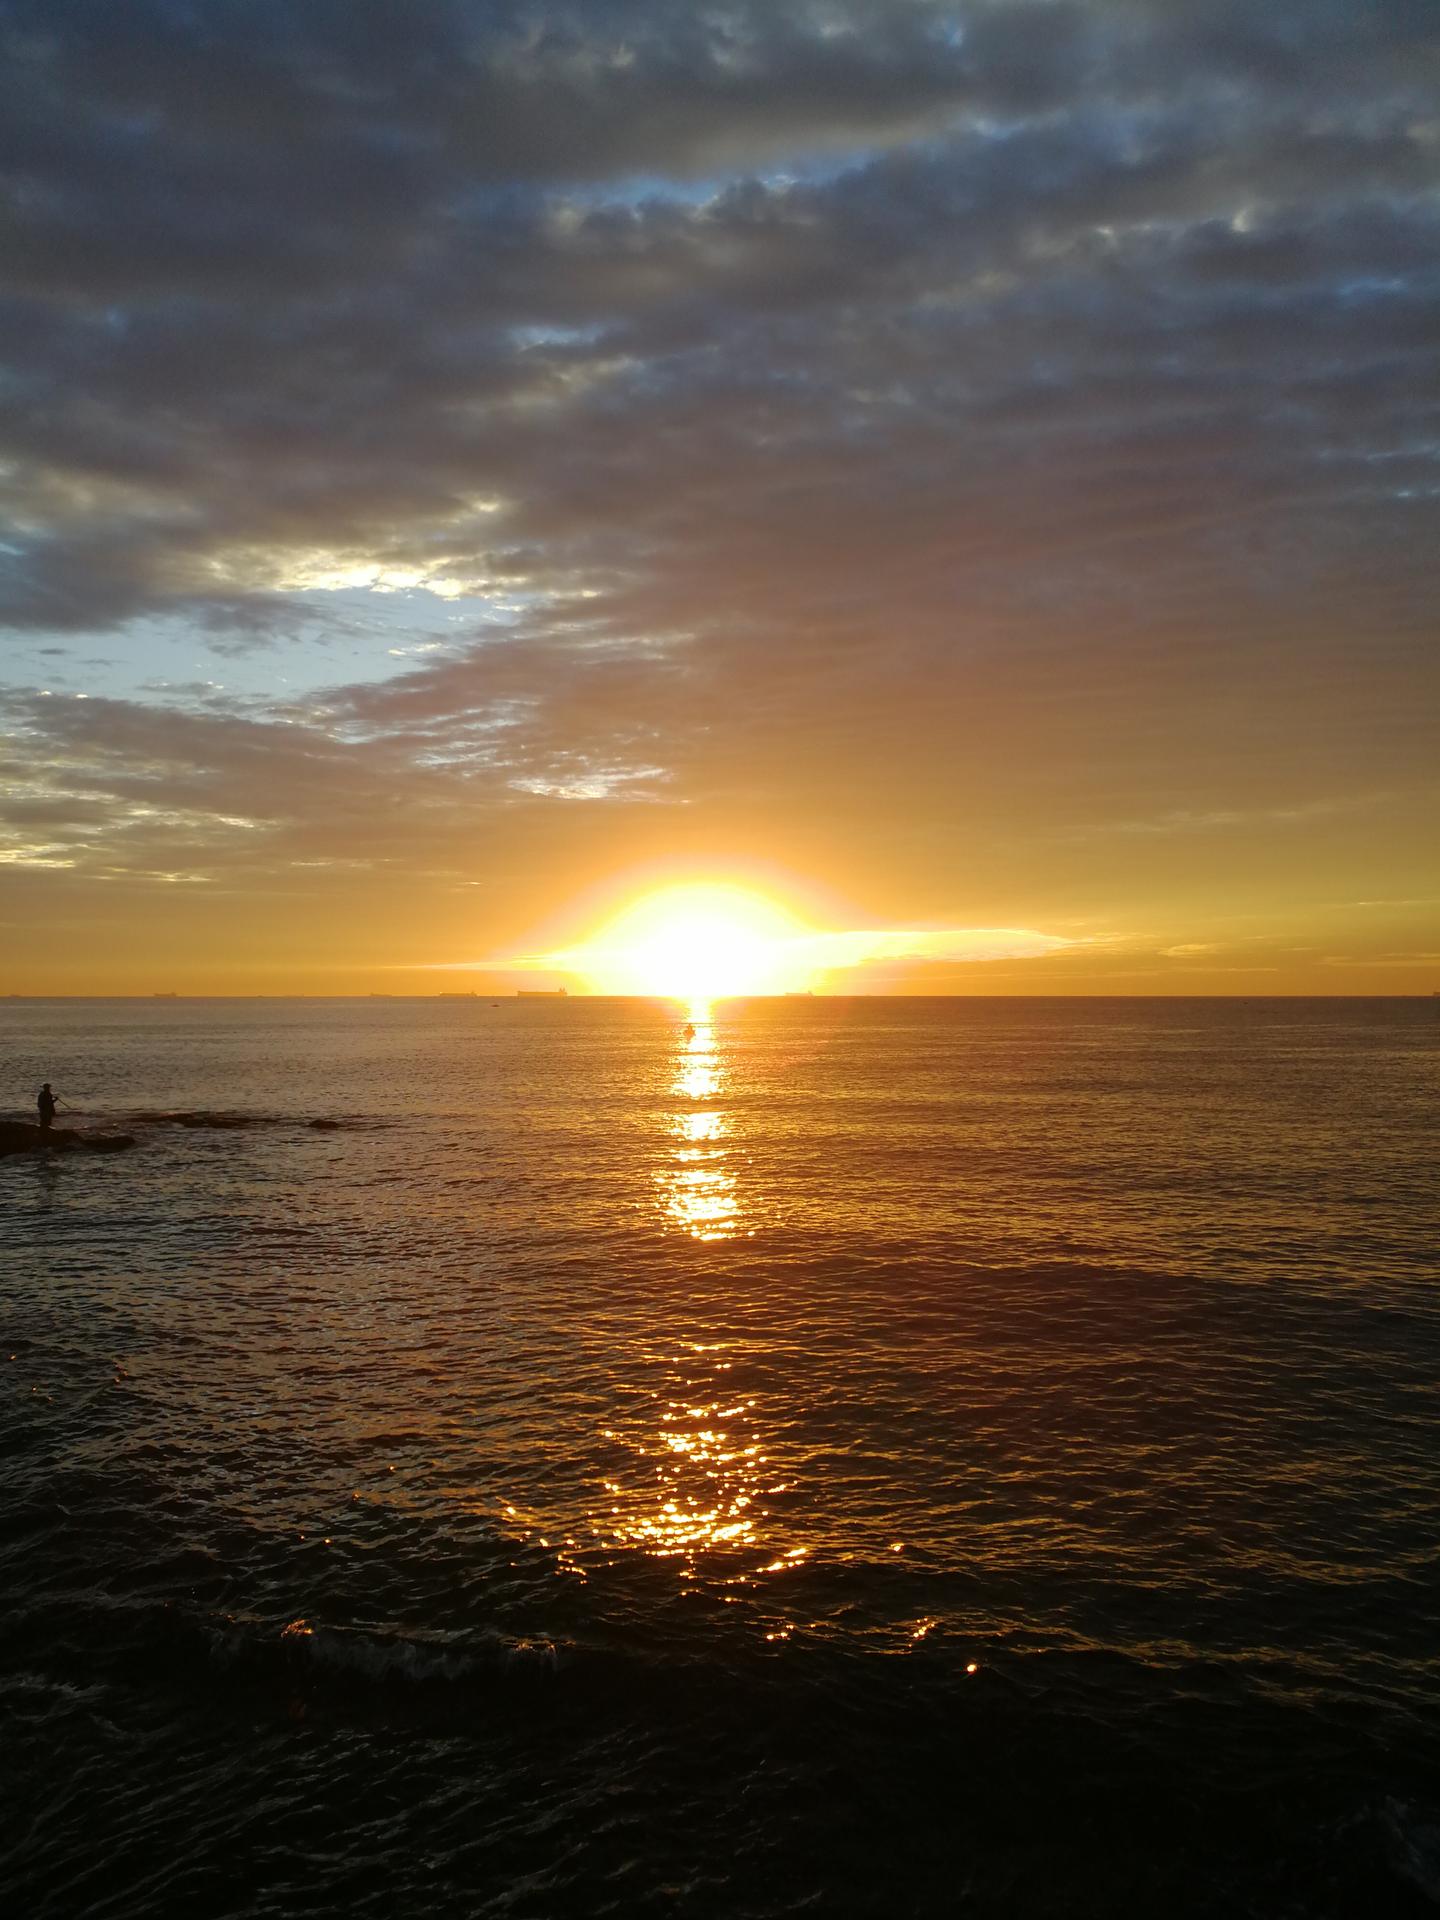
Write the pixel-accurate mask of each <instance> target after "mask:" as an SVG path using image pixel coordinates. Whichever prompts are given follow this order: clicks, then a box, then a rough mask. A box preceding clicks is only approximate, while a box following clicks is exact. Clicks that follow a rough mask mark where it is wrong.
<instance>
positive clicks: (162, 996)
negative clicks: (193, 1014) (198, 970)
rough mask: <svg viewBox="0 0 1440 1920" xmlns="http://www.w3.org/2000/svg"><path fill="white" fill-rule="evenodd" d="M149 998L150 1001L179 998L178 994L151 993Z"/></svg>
mask: <svg viewBox="0 0 1440 1920" xmlns="http://www.w3.org/2000/svg"><path fill="white" fill-rule="evenodd" d="M150 998H151V999H152V1000H178V999H179V998H180V996H179V994H178V993H152V994H151V996H150Z"/></svg>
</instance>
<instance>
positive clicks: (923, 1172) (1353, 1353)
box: [0, 998, 1440, 1920]
mask: <svg viewBox="0 0 1440 1920" xmlns="http://www.w3.org/2000/svg"><path fill="white" fill-rule="evenodd" d="M687 1027H688V1028H689V1029H691V1030H690V1031H687ZM0 1042H3V1046H0V1058H3V1059H4V1061H5V1063H6V1064H5V1072H4V1086H5V1088H6V1092H5V1094H4V1096H3V1097H4V1099H5V1101H6V1102H7V1103H8V1104H9V1106H10V1107H11V1108H12V1110H13V1112H14V1114H15V1116H16V1117H30V1115H31V1114H32V1112H33V1109H32V1107H31V1104H30V1103H31V1102H32V1101H33V1097H34V1090H35V1088H36V1087H37V1086H38V1085H39V1083H40V1082H41V1081H42V1080H45V1079H49V1080H51V1081H53V1082H54V1083H55V1085H56V1087H57V1089H58V1091H59V1092H60V1093H61V1094H62V1095H63V1096H64V1097H65V1098H67V1099H68V1100H69V1102H70V1103H71V1104H72V1105H73V1106H74V1107H76V1108H78V1109H81V1110H82V1113H83V1116H84V1117H83V1118H82V1120H81V1121H80V1122H79V1124H81V1125H84V1126H95V1127H99V1126H108V1127H119V1128H123V1129H125V1130H128V1131H132V1132H134V1133H135V1134H136V1136H137V1144H136V1146H135V1148H134V1149H133V1150H132V1151H130V1152H128V1153H119V1154H111V1155H104V1156H93V1157H91V1156H81V1155H67V1156H65V1157H63V1158H54V1159H51V1160H41V1159H37V1158H35V1157H33V1156H16V1157H13V1158H10V1159H6V1160H0V1386H3V1398H0V1723H3V1724H0V1809H3V1812H0V1835H3V1838H0V1907H3V1909H4V1911H5V1912H6V1913H8V1914H13V1915H15V1916H17V1920H20V1917H21V1916H24V1920H51V1917H56V1920H58V1917H59V1916H64V1917H65V1920H71V1916H91V1915H93V1916H97V1920H98V1917H99V1916H104V1917H105V1920H127V1917H128V1916H141V1915H157V1916H158V1915H164V1916H169V1915H177V1916H180V1915H183V1916H200V1917H201V1920H207V1917H210V1916H214V1917H216V1920H218V1917H219V1916H230V1915H235V1916H239V1915H246V1916H276V1917H277V1920H278V1917H279V1916H287V1917H288V1916H295V1915H309V1916H337V1917H338V1916H345V1917H346V1920H362V1917H364V1920H369V1917H370V1916H374V1920H382V1917H383V1920H390V1917H391V1916H429V1915H437V1916H439V1915H443V1916H451V1915H454V1916H472V1915H495V1916H507V1917H510V1920H519V1917H520V1916H537V1920H542V1917H543V1920H551V1917H552V1916H553V1917H555V1920H565V1917H566V1916H572V1915H602V1914H608V1915H617V1916H631V1915H696V1916H701V1915H703V1916H712V1915H713V1916H736V1917H737V1920H738V1917H742V1916H754V1917H755V1920H760V1917H761V1916H766V1917H770V1916H775V1917H777V1920H778V1916H787V1915H801V1914H805V1915H820V1916H826V1915H839V1916H845V1915H855V1916H861V1915H875V1916H887V1917H893V1920H899V1917H900V1916H907V1915H916V1916H932V1915H935V1916H939V1915H967V1916H969V1915H973V1916H981V1917H986V1920H988V1917H989V1916H1016V1917H1017V1920H1018V1917H1019V1916H1027V1917H1028V1916H1109V1915H1131V1914H1133V1915H1142V1916H1143V1915H1157V1916H1160V1915H1163V1916H1187V1915H1202V1914H1204V1915H1227V1916H1229V1915H1254V1916H1273V1917H1274V1920H1282V1917H1283V1920H1309V1917H1310V1916H1336V1917H1337V1920H1338V1917H1340V1916H1351V1915H1367V1916H1368V1915H1397V1916H1420V1915H1430V1914H1433V1913H1434V1912H1435V1910H1436V1904H1437V1902H1440V1445H1437V1441H1440V1418H1437V1377H1440V1312H1437V1291H1436V1281H1437V1266H1440V1260H1437V1241H1440V1235H1437V1225H1440V1172H1437V1163H1440V1155H1437V1126H1436V1096H1437V1087H1440V1018H1437V1014H1436V1003H1431V1002H1429V1001H1413V1000H1411V1001H1407V1000H1353V999H1352V1000H1340V999H1337V1000H1328V1001H1317V1000H1243V1001H1241V1000H1227V1001H1201V1000H1161V1001H1156V1000H1145V1001H1142V1000H1064V1001H1061V1000H1048V1001H1045V1000H1041V1001H1037V1000H996V999H973V1000H960V999H951V1000H885V999H863V1000H862V999H827V998H817V999H813V1000H812V999H784V1000H778V1001H752V1002H748V1003H719V1004H717V1005H716V1006H715V1007H714V1008H711V1009H705V1008H697V1009H694V1010H687V1009H685V1008H683V1007H677V1006H670V1005H663V1004H650V1003H641V1002H626V1001H604V1000H583V999H574V1000H569V1001H563V1002H552V1001H536V1000H517V999H505V1000H500V1001H498V1002H492V1001H491V1000H489V999H477V1000H468V999H467V1000H444V1001H442V1000H433V999H431V1000H405V999H396V1000H380V999H375V1000H333V1001H298V1000H297V1001H276V1000H256V1001H220V1000H215V1001H204V1000H179V1001H171V1000H154V1001H90V1002H78V1001H68V1002H66V1001H53V1002H43V1001H8V1002H0ZM177 1115H179V1116H185V1117H184V1118H183V1119H181V1118H174V1117H171V1118H166V1117H165V1116H177ZM62 1118H63V1116H62ZM316 1122H325V1123H327V1124H325V1125H316V1124H314V1123H316Z"/></svg>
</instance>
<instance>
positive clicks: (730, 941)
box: [557, 885, 805, 1003]
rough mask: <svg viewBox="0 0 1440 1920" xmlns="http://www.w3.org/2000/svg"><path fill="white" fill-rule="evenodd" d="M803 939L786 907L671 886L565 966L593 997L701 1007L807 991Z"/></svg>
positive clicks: (732, 890) (739, 892) (746, 894)
mask: <svg viewBox="0 0 1440 1920" xmlns="http://www.w3.org/2000/svg"><path fill="white" fill-rule="evenodd" d="M804 933H805V929H804V928H803V927H802V926H801V924H800V922H799V921H797V920H796V919H794V918H793V916H792V915H790V914H788V913H787V912H786V911H785V910H784V908H782V907H779V906H777V905H776V904H775V903H774V902H773V901H770V900H767V899H766V898H765V897H764V896H763V895H761V894H757V893H752V892H750V891H749V890H748V889H746V888H744V887H735V886H722V885H691V886H674V887H665V888H662V889H661V890H660V891H658V892H656V893H650V894H646V895H645V896H644V897H643V898H642V899H640V900H637V901H635V902H634V903H633V904H632V905H631V906H629V907H627V908H625V910H624V911H623V912H622V913H620V914H618V915H617V916H616V917H615V918H614V919H613V920H611V921H609V922H608V923H607V924H606V925H605V926H603V927H602V928H601V929H600V930H599V931H598V932H597V933H596V934H594V935H593V936H592V937H591V938H590V939H589V940H587V941H585V942H584V943H583V944H582V945H580V946H578V947H574V948H572V949H570V950H569V952H568V953H567V954H566V955H565V960H566V963H567V964H568V965H569V966H571V967H573V968H574V969H575V970H576V971H578V972H579V973H581V974H582V975H583V976H584V978H585V980H586V982H587V984H588V985H589V986H590V988H591V991H592V992H595V993H617V994H619V993H634V994H653V995H655V996H656V997H657V998H665V999H674V1000H686V1001H691V1002H695V1003H700V1002H706V1001H711V1000H721V999H729V998H732V997H740V996H743V995H746V994H763V993H783V992H786V991H789V990H790V989H792V988H794V987H796V986H799V985H803V984H804V980H803V978H802V977H801V976H803V974H804V973H805V969H804V967H803V965H802V964H801V962H800V959H799V945H800V942H801V940H802V938H803V935H804ZM558 957H559V956H557V958H558Z"/></svg>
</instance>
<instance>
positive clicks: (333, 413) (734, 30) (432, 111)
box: [0, 0, 1440, 994]
mask: <svg viewBox="0 0 1440 1920" xmlns="http://www.w3.org/2000/svg"><path fill="white" fill-rule="evenodd" d="M203 11H204V10H201V12H202V13H203ZM542 11H543V10H542ZM1202 16H1203V17H1202ZM199 18H200V16H199V14H197V15H196V17H195V19H193V20H192V19H189V18H188V16H187V17H185V18H181V17H180V16H175V15H173V12H167V11H165V10H163V9H160V8H158V7H157V6H152V5H150V4H149V0H136V4H135V5H134V6H133V7H127V8H126V9H125V21H124V28H123V34H124V41H123V48H122V47H121V46H120V45H119V44H118V43H117V42H116V41H115V40H114V39H113V38H110V37H108V35H109V28H107V26H106V23H105V17H104V15H103V10H100V11H96V10H94V9H84V8H82V9H70V10H67V9H61V10H58V12H57V13H56V14H55V17H54V19H53V20H49V21H47V27H46V32H45V33H44V34H39V33H35V34H28V35H20V36H19V37H18V38H16V39H15V42H14V44H13V45H7V47H6V49H5V51H6V56H7V57H6V59H5V60H4V61H3V62H0V75H3V76H4V77H3V80H0V84H4V85H8V86H10V87H11V88H12V90H13V94H14V97H13V99H12V100H11V102H10V106H11V111H10V112H9V114H8V116H7V125H8V126H9V127H10V128H11V132H10V134H9V142H10V150H11V159H12V160H13V163H14V165H15V166H16V167H17V168H18V169H19V177H21V178H22V179H23V182H24V183H25V184H24V191H23V192H21V193H18V195H17V197H16V198H15V200H14V206H13V208H12V214H13V219H12V224H11V228H10V230H9V231H8V235H7V245H6V249H5V258H4V260H3V261H0V282H3V286H0V292H3V299H0V370H3V377H4V379H5V381H6V395H7V404H6V407H5V409H4V410H3V418H0V510H3V511H4V513H5V516H6V523H7V532H6V534H5V536H4V537H3V539H0V638H3V655H0V931H3V943H0V991H8V992H17V993H46V992H62V993H109V992H117V993H149V992H152V991H164V990H174V991H177V992H186V993H190V992H194V993H200V992H223V993H248V992H260V993H289V992H307V993H367V992H429V991H434V990H437V989H439V988H444V987H446V986H451V985H453V978H452V975H451V974H450V973H448V972H445V971H443V970H444V969H447V968H453V967H454V966H456V965H457V964H458V963H464V962H474V961H481V962H490V961H499V960H504V959H506V958H510V957H513V956H516V955H525V954H530V955H535V954H541V953H547V952H550V953H553V952H555V951H557V950H559V949H561V948H563V947H566V946H570V945H574V944H575V943H576V942H578V941H580V940H583V939H584V938H585V937H586V936H587V935H588V934H589V933H591V932H593V930H594V929H595V928H596V927H597V926H598V925H600V924H601V922H602V921H603V920H604V919H605V918H606V916H607V915H609V914H611V913H613V912H615V911H618V910H619V908H620V907H622V906H623V905H624V904H625V903H626V902H627V901H628V900H631V899H633V898H634V897H635V896H636V895H637V894H639V893H641V892H643V891H644V889H645V888H647V887H649V886H652V885H657V884H661V883H662V882H673V881H684V880H704V879H711V880H724V879H730V878H740V879H743V880H744V881H745V882H746V883H747V884H754V885H756V886H758V887H760V888H761V890H762V891H764V892H765V893H766V894H767V895H768V896H770V897H773V898H774V899H776V900H777V901H779V902H780V903H782V904H783V905H785V906H786V907H787V908H788V909H790V910H792V911H793V912H795V913H796V914H798V915H799V916H800V918H801V919H803V920H804V921H805V922H806V923H807V925H809V926H810V927H812V928H814V929H818V930H821V931H824V932H828V933H832V934H837V935H845V936H847V937H849V938H850V940H851V946H850V948H849V949H847V951H849V952H850V953H851V954H852V955H854V954H858V953H860V952H861V951H862V950H863V951H865V952H869V953H870V954H871V955H872V957H871V958H870V959H868V960H863V961H860V962H858V963H857V964H855V965H853V966H852V967H850V968H849V969H848V970H845V969H840V970H837V971H836V973H835V977H834V979H833V981H832V984H833V986H834V987H835V989H836V990H839V989H841V988H849V989H853V990H857V991H904V992H919V991H924V992H944V993H951V992H954V993H976V992H985V993H990V992H1003V993H1072V992H1073V993H1105V992H1115V993H1240V994H1254V993H1429V992H1431V991H1432V990H1433V989H1434V988H1435V987H1437V986H1440V880H1437V877H1436V859H1435V847H1436V845H1437V844H1440V831H1437V830H1440V806H1437V791H1440V780H1437V767H1440V754H1437V750H1436V749H1437V738H1436V733H1437V729H1436V716H1437V714H1440V686H1437V672H1440V647H1437V645H1436V631H1435V612H1434V606H1435V595H1434V558H1433V556H1434V554H1435V553H1436V552H1437V551H1440V520H1437V516H1440V483H1437V472H1440V423H1437V408H1440V402H1437V399H1436V396H1437V395H1440V282H1437V280H1436V276H1435V269H1434V262H1435V260H1436V259H1437V258H1440V216H1437V213H1436V207H1437V204H1440V203H1437V200H1436V195H1435V188H1436V186H1437V184H1440V142H1437V140H1436V138H1435V118H1434V76H1435V72H1436V66H1435V61H1436V45H1435V33H1434V26H1433V21H1427V19H1426V17H1425V15H1424V10H1423V9H1414V8H1313V7H1309V6H1302V5H1300V4H1299V0H1294V4H1291V0H1278V3H1277V4H1276V5H1275V6H1272V7H1267V8H1264V9H1236V8H1221V9H1218V10H1212V9H1207V8H1177V7H1174V6H1173V5H1169V4H1168V3H1167V4H1162V0H1127V4H1126V5H1125V6H1123V7H1119V6H1111V5H1101V4H1098V0H1096V3H1095V4H1083V3H1077V4H1076V5H1075V6H1074V7H1071V8H1066V9H1063V10H1058V11H1057V10H1056V9H1053V8H1049V9H1046V8H1039V7H1037V6H1034V5H1031V4H1029V0H1005V4H998V5H981V4H973V5H972V4H961V5H958V6H956V7H953V8H950V7H946V8H941V7H939V6H938V5H935V4H931V3H930V0H863V4H862V0H823V4H820V5H817V6H816V7H814V8H810V9H804V10H798V11H797V10H786V9H783V8H776V7H773V6H768V5H767V6H761V5H759V4H751V0H735V4H734V5H733V6H730V7H727V8H721V9H718V10H713V11H711V10H704V11H702V12H699V13H696V14H695V15H694V17H693V18H689V17H688V16H687V24H686V25H685V27H684V30H683V31H681V29H680V28H679V27H678V26H677V22H676V16H675V15H674V13H673V10H668V9H666V8H664V7H662V6H659V5H657V4H653V3H652V0H624V4H623V5H620V6H618V7H616V8H608V7H607V8H596V9H593V10H584V9H581V10H578V11H570V12H564V11H563V10H562V11H560V12H557V13H556V15H555V18H554V20H553V21H552V23H551V24H552V27H553V31H551V32H549V33H547V34H537V33H536V32H534V31H532V30H531V28H524V29H523V30H522V24H521V23H519V22H518V16H514V15H513V10H508V9H489V10H487V9H465V8H460V9H452V8H436V9H433V10H421V12H420V13H417V15H416V16H415V18H414V19H413V20H409V19H408V18H407V25H406V31H405V34H404V35H403V36H399V37H397V36H395V35H391V34H386V33H382V31H381V28H380V25H379V16H378V15H377V14H376V13H375V11H374V10H373V9H363V8H356V9H349V8H329V9H315V10H305V9H302V10H300V12H299V13H298V14H297V15H296V17H295V18H294V19H293V20H291V21H290V22H289V23H288V24H287V26H286V28H285V31H284V32H283V33H281V32H279V30H278V28H276V29H275V30H273V31H272V30H271V29H270V28H269V27H267V26H266V25H265V23H264V21H263V20H262V19H261V18H260V16H258V15H257V16H255V17H254V18H253V19H250V21H249V24H248V25H246V26H245V27H244V28H243V30H242V29H241V27H240V26H239V25H237V22H239V21H240V19H241V16H240V15H238V14H237V15H234V16H233V17H232V16H231V15H229V14H226V15H224V16H223V17H221V16H217V17H216V18H214V19H213V20H209V21H208V22H207V23H206V25H205V27H204V30H203V31H202V29H201V27H200V25H198V24H197V22H198V21H199ZM532 25H533V23H532ZM4 31H6V30H5V29H0V32H4ZM122 54H123V57H122ZM987 929H989V930H993V929H1008V930H1011V931H1012V932H1016V933H1017V934H1018V935H1020V936H1024V937H1023V938H1017V939H1016V940H1015V941H1014V942H1013V943H1012V945H1013V949H1014V950H1013V952H1011V953H1010V954H1008V955H1007V956H1003V957H996V955H995V952H994V948H993V943H992V944H991V946H989V947H987V946H986V944H985V942H984V941H983V940H980V939H978V938H977V937H976V930H981V931H983V930H987ZM906 934H917V935H918V934H923V935H925V936H926V938H925V940H924V942H922V943H920V944H919V945H917V946H915V947H914V948H913V949H909V950H907V949H906V947H905V943H904V940H903V939H901V937H900V936H903V935H906ZM862 936H863V939H862ZM840 951H841V949H840V948H839V947H838V946H834V945H833V944H832V948H831V952H832V954H833V953H838V952H840ZM877 953H882V954H884V955H885V956H886V957H885V958H884V959H883V961H882V960H879V959H876V958H874V957H873V956H874V955H875V954H877ZM965 956H970V957H965ZM977 956H979V957H977ZM437 969H438V970H440V971H437ZM518 977H519V976H517V975H516V974H514V973H512V972H506V971H492V972H489V973H486V972H482V973H481V974H479V975H477V976H476V978H477V979H478V980H479V981H480V982H481V984H482V985H483V986H484V987H485V988H486V989H487V990H489V989H491V988H493V989H495V990H500V989H503V988H508V987H511V986H513V985H514V984H515V983H516V979H517V978H518Z"/></svg>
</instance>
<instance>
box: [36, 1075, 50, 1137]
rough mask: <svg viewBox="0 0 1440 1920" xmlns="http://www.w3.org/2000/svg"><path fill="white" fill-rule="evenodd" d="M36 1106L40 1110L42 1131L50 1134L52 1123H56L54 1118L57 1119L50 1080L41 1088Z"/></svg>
mask: <svg viewBox="0 0 1440 1920" xmlns="http://www.w3.org/2000/svg"><path fill="white" fill-rule="evenodd" d="M35 1104H36V1106H37V1107H38V1108H39V1109H40V1127H41V1131H42V1132H46V1133H48V1132H49V1130H50V1126H51V1123H52V1122H53V1121H54V1118H55V1096H54V1094H53V1093H52V1092H51V1091H50V1082H49V1081H48V1080H47V1081H46V1082H45V1084H44V1086H43V1087H41V1089H40V1092H39V1095H38V1096H37V1098H36V1101H35Z"/></svg>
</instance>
